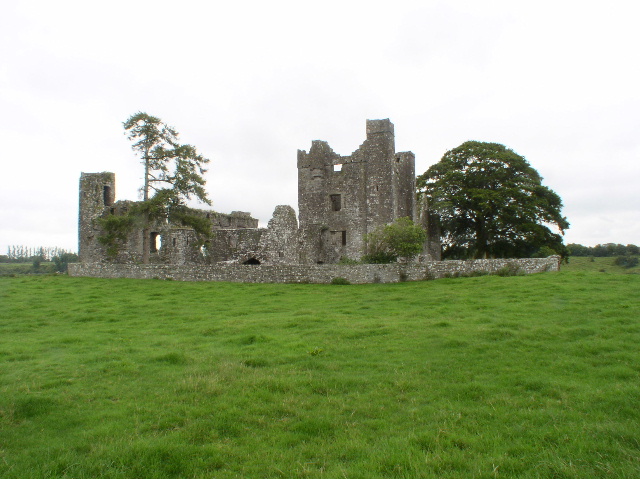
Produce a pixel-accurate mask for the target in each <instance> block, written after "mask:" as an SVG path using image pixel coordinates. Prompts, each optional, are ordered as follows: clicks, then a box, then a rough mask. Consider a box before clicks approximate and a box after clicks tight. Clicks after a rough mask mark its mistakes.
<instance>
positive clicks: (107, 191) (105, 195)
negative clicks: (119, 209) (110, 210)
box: [102, 185, 113, 206]
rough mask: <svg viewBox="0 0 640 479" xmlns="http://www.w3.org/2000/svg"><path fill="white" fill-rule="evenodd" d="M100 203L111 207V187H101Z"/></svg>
mask: <svg viewBox="0 0 640 479" xmlns="http://www.w3.org/2000/svg"><path fill="white" fill-rule="evenodd" d="M102 201H103V202H104V205H105V206H111V205H112V204H113V198H112V197H111V187H110V186H109V185H104V186H103V187H102Z"/></svg>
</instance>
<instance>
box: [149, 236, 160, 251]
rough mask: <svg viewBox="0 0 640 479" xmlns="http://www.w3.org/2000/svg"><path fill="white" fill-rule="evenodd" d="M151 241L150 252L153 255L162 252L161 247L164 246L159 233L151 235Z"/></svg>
mask: <svg viewBox="0 0 640 479" xmlns="http://www.w3.org/2000/svg"><path fill="white" fill-rule="evenodd" d="M149 240H150V241H149V251H150V252H151V253H157V252H158V251H159V250H160V247H161V246H162V238H161V236H160V233H157V232H153V233H151V235H150V237H149Z"/></svg>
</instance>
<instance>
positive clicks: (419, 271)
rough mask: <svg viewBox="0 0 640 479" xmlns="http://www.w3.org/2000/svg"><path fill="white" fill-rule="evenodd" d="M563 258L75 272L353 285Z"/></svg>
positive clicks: (101, 267)
mask: <svg viewBox="0 0 640 479" xmlns="http://www.w3.org/2000/svg"><path fill="white" fill-rule="evenodd" d="M559 259H560V258H559V257H557V256H550V257H549V258H526V259H479V260H471V261H425V262H423V263H409V264H399V263H395V264H359V265H340V264H331V265H329V264H324V265H291V264H277V265H273V264H270V265H266V264H263V265H238V264H215V265H168V264H147V265H142V264H109V263H75V264H70V265H69V275H70V276H89V277H98V278H138V279H173V280H177V281H229V282H241V283H330V282H331V280H333V279H334V278H345V279H346V280H348V281H349V282H351V283H353V284H364V283H398V282H403V281H421V280H427V279H437V278H444V277H447V276H458V275H463V274H470V273H473V272H486V273H495V272H497V271H498V270H500V269H501V268H505V267H507V268H510V269H512V270H519V271H520V272H522V273H525V274H532V273H541V272H544V271H558V270H559Z"/></svg>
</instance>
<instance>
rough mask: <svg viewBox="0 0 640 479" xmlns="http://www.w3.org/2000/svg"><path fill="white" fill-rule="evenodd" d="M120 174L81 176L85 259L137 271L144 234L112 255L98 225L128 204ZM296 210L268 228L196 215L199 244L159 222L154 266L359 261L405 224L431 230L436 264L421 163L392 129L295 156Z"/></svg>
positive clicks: (281, 209) (317, 145) (435, 242)
mask: <svg viewBox="0 0 640 479" xmlns="http://www.w3.org/2000/svg"><path fill="white" fill-rule="evenodd" d="M115 188H116V184H115V174H114V173H108V172H103V173H82V174H81V177H80V214H79V256H80V262H81V263H83V264H97V263H102V264H104V263H115V264H136V263H140V262H141V261H142V253H143V251H142V248H143V238H142V235H143V231H142V228H138V229H134V230H133V231H132V232H131V233H130V234H129V235H128V237H127V239H126V241H124V242H123V243H122V244H121V245H120V248H119V252H118V254H117V255H116V256H115V257H110V256H108V255H107V251H106V247H105V246H104V245H103V244H101V243H100V242H99V241H98V238H99V237H100V236H101V235H102V234H103V233H104V232H103V231H102V230H101V228H100V225H99V223H98V222H97V221H96V220H97V219H98V218H100V217H105V216H107V215H122V214H124V213H126V211H127V210H128V209H129V208H131V206H132V204H133V202H131V201H122V200H121V201H116V200H115ZM298 210H299V218H296V213H295V211H294V209H293V208H292V207H291V206H284V205H280V206H276V208H275V211H274V213H273V217H272V218H271V220H270V221H269V223H268V226H267V227H266V228H259V227H258V220H257V219H256V218H253V217H252V216H251V214H250V213H246V212H241V211H234V212H232V213H230V214H224V213H218V212H215V211H213V210H196V211H197V213H198V214H200V215H202V216H203V217H204V218H206V219H208V220H209V221H210V223H211V238H210V239H209V240H208V241H207V242H206V244H205V245H201V244H200V243H199V242H198V238H197V237H196V235H195V232H194V231H193V230H192V229H190V228H185V227H181V226H178V225H173V224H169V223H160V222H159V223H157V224H155V225H154V226H153V227H152V228H151V229H150V233H149V234H150V238H149V247H150V251H149V253H150V254H149V262H150V263H151V264H163V265H212V264H239V265H318V264H335V263H338V262H339V261H340V260H341V259H342V258H349V259H352V260H357V259H359V258H360V257H361V256H362V255H363V254H364V249H365V244H364V237H365V235H366V234H368V233H371V232H372V231H374V230H375V229H376V228H378V227H381V226H384V225H387V224H389V223H392V222H393V221H394V220H396V219H398V218H401V217H409V218H411V219H412V220H414V222H417V223H420V224H422V225H423V226H424V227H425V229H426V230H427V232H428V235H427V236H428V239H427V241H426V242H425V244H424V248H423V255H422V256H421V257H420V258H419V260H421V261H425V260H439V259H440V242H439V237H438V232H437V230H436V229H435V228H433V227H431V225H429V224H428V216H427V214H426V208H423V207H420V206H419V205H417V203H416V195H415V156H414V154H413V153H411V152H402V153H397V152H396V151H395V139H394V128H393V124H392V123H391V122H390V121H389V120H388V119H385V120H367V138H366V140H365V141H364V143H362V145H360V147H359V148H358V149H357V150H356V151H354V152H353V153H352V154H351V155H349V156H340V155H338V154H337V153H335V152H334V151H333V150H332V149H331V147H330V146H329V144H328V143H327V142H325V141H320V140H316V141H313V142H312V144H311V148H310V150H309V152H308V153H307V152H306V151H302V150H299V151H298Z"/></svg>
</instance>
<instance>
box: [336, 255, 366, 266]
mask: <svg viewBox="0 0 640 479" xmlns="http://www.w3.org/2000/svg"><path fill="white" fill-rule="evenodd" d="M338 264H347V265H354V264H362V263H361V262H360V261H358V260H357V259H351V258H348V257H346V256H342V257H341V258H340V261H338Z"/></svg>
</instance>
